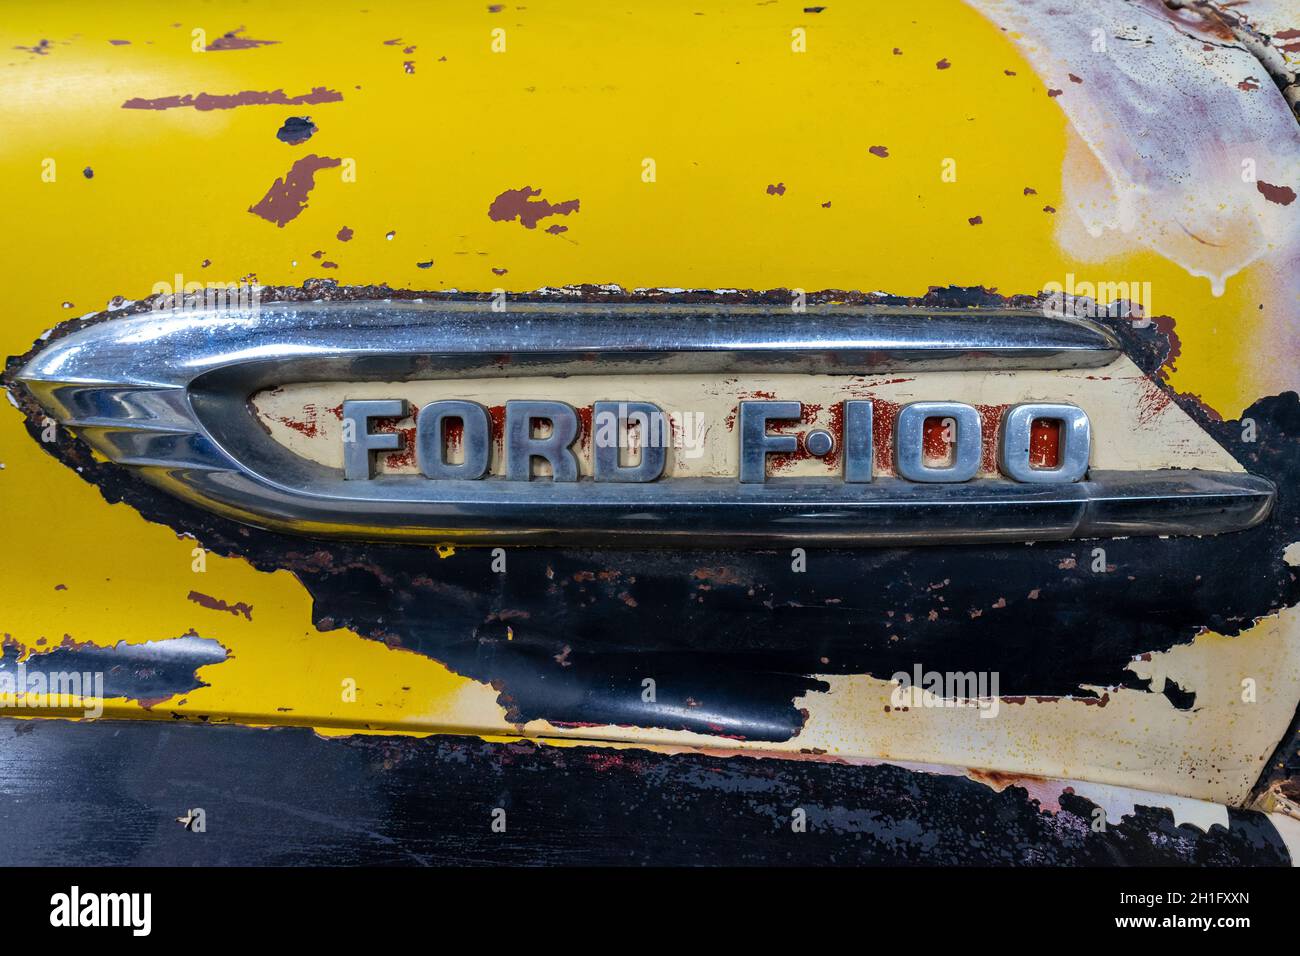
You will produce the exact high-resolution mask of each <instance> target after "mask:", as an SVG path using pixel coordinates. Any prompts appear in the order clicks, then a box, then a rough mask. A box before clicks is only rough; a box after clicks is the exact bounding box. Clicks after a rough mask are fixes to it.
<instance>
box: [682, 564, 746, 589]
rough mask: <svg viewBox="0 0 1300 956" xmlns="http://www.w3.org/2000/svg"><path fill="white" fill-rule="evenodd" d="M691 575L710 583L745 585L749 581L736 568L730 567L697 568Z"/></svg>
mask: <svg viewBox="0 0 1300 956" xmlns="http://www.w3.org/2000/svg"><path fill="white" fill-rule="evenodd" d="M691 577H693V578H695V580H697V581H704V582H706V583H708V584H734V585H736V586H738V587H744V586H745V584H746V583H747V582H746V581H745V579H744V578H742V577H741V576H740V574H739V573H738V572H737V570H736V569H735V568H729V567H707V568H696V569H695V570H694V571H692V572H691Z"/></svg>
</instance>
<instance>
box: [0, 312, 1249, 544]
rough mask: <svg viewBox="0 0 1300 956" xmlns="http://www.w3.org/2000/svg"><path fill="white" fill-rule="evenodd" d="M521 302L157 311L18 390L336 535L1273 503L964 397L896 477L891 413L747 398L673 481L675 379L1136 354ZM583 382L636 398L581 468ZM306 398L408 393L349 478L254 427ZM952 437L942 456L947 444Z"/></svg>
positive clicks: (92, 337) (824, 522)
mask: <svg viewBox="0 0 1300 956" xmlns="http://www.w3.org/2000/svg"><path fill="white" fill-rule="evenodd" d="M512 308H513V311H510V312H508V313H498V312H492V311H488V310H487V308H486V307H485V304H483V303H478V302H444V301H439V302H436V303H435V302H429V303H423V302H401V303H399V302H390V301H375V302H365V303H292V304H284V303H279V304H270V305H264V306H263V307H262V309H261V310H260V311H258V312H257V313H256V314H254V315H251V316H250V315H247V314H238V313H235V312H226V311H207V312H193V311H185V312H180V311H177V312H153V313H140V314H135V315H131V316H126V317H122V318H113V319H109V320H107V321H104V322H101V323H98V324H95V325H92V326H89V327H87V328H85V329H82V330H80V331H77V332H74V333H71V334H69V335H66V336H63V337H61V338H58V339H57V340H56V341H54V342H52V343H51V344H50V345H49V346H47V347H46V348H45V349H44V350H43V351H42V352H41V353H39V354H38V355H37V356H36V358H35V359H33V360H32V361H31V362H30V363H29V364H28V365H27V366H26V367H25V368H24V369H23V370H22V371H21V372H20V373H19V380H20V381H22V382H23V383H24V385H25V386H26V387H27V388H28V389H29V390H30V391H31V392H32V394H33V395H34V396H35V398H36V399H37V400H38V401H39V402H40V404H41V405H42V406H43V407H44V408H45V409H46V410H47V411H48V413H49V414H50V415H51V416H52V417H53V418H54V419H56V420H57V421H59V422H60V423H62V424H64V425H66V426H67V427H69V428H71V429H74V430H75V431H76V432H77V433H78V435H79V436H80V437H81V438H83V439H84V440H85V441H86V442H88V443H89V444H90V445H91V446H92V447H94V448H95V449H96V450H97V451H99V452H100V453H101V454H103V455H104V456H106V457H107V458H109V459H111V460H113V461H115V462H117V463H119V464H121V465H124V466H128V467H131V468H134V469H136V470H137V471H138V472H139V473H140V475H141V476H142V477H143V478H145V479H146V480H148V481H150V482H152V483H153V484H155V485H156V486H158V487H160V488H162V489H163V490H165V491H167V492H169V493H171V494H173V495H176V496H178V497H181V498H183V499H185V500H188V501H191V502H194V503H196V504H199V505H201V506H203V507H206V508H208V509H210V510H212V511H215V512H218V513H220V514H223V515H225V516H228V517H231V518H234V519H237V520H240V521H244V522H246V523H249V524H253V525H258V526H262V527H267V528H273V529H277V530H283V531H288V532H293V533H299V534H307V535H315V536H347V537H359V538H370V539H388V538H400V539H404V540H425V541H448V540H466V541H481V542H502V543H539V544H540V543H548V544H549V543H583V544H625V545H641V544H669V545H675V546H691V545H696V544H698V545H701V546H713V545H753V546H762V545H765V544H771V543H774V542H777V541H783V540H793V541H800V542H807V543H826V544H835V545H841V546H871V545H913V544H917V545H919V544H932V543H940V542H998V541H1034V540H1060V539H1065V538H1071V537H1103V536H1111V535H1171V534H1217V533H1222V532H1228V531H1233V530H1237V529H1241V528H1246V527H1250V526H1251V525H1254V524H1256V523H1258V522H1259V521H1261V520H1263V518H1264V517H1265V516H1266V515H1267V513H1268V510H1269V507H1270V505H1271V502H1272V498H1273V494H1274V489H1273V486H1272V484H1271V483H1270V482H1268V481H1267V480H1265V479H1262V478H1258V477H1255V476H1252V475H1248V474H1245V473H1241V472H1228V471H1221V472H1211V471H1199V470H1174V469H1164V470H1152V471H1123V470H1119V471H1117V470H1099V469H1095V468H1092V469H1090V464H1089V463H1090V456H1091V454H1092V451H1093V435H1092V425H1091V422H1090V421H1089V417H1088V414H1087V412H1086V410H1085V409H1084V408H1081V407H1078V406H1077V405H1075V404H1071V403H1068V402H1061V401H1050V400H1046V398H1045V399H1044V400H1043V401H1024V402H1021V403H1019V404H1014V405H1012V406H1010V407H1008V408H1006V409H1005V411H1004V412H1003V413H1002V414H1001V416H1000V418H999V419H998V421H997V423H996V434H995V435H992V436H986V434H985V426H986V423H985V422H983V421H982V420H981V417H980V413H979V412H978V411H977V409H976V408H975V407H973V406H972V405H970V404H965V403H961V402H954V401H941V400H936V401H915V402H910V403H908V404H905V405H903V406H902V407H901V408H899V409H898V410H897V414H896V417H894V418H892V419H891V425H892V435H891V436H890V437H889V441H890V447H889V449H888V454H887V457H886V458H885V459H884V461H885V463H886V465H887V466H888V467H887V468H886V469H885V471H886V473H884V474H881V473H879V471H880V467H879V466H880V463H881V461H882V459H881V457H880V442H879V441H878V440H877V434H876V432H877V428H878V427H879V426H880V424H881V420H880V419H879V418H878V413H877V410H876V406H875V405H874V404H873V402H872V401H869V400H858V399H845V400H844V401H842V402H840V403H838V405H837V409H836V411H837V413H838V422H839V425H838V427H837V429H836V430H835V431H834V432H833V431H832V430H830V429H827V428H821V427H818V428H804V429H803V430H802V431H800V430H799V429H800V427H801V421H802V418H803V412H804V410H805V407H804V403H803V402H800V401H796V400H793V397H790V396H783V397H779V398H778V397H773V398H771V399H768V398H764V399H763V400H756V399H748V398H744V397H739V396H738V398H737V400H736V403H735V423H734V429H732V430H730V431H728V432H726V433H725V440H727V441H731V442H735V443H736V444H735V446H734V455H733V458H734V460H735V461H736V462H737V464H736V467H735V470H734V473H733V474H732V475H731V476H730V477H674V476H673V474H672V469H671V464H672V455H671V452H670V445H671V442H669V441H668V440H666V438H665V433H666V430H665V427H664V425H663V422H664V421H665V420H666V415H665V412H664V411H663V409H662V408H661V407H660V405H659V404H657V403H655V402H652V401H647V400H646V399H645V398H643V397H637V398H635V399H632V398H627V399H626V400H624V397H623V396H624V395H627V394H637V395H641V394H644V393H646V392H649V391H653V390H654V387H655V383H656V381H665V380H666V379H661V378H659V377H660V376H672V375H674V374H690V375H700V374H704V375H707V376H717V377H718V379H719V380H720V381H721V380H723V379H724V378H725V377H727V376H733V377H736V378H737V379H739V378H741V377H744V376H747V375H781V374H789V373H798V374H801V375H805V376H807V375H816V376H860V375H863V374H876V373H881V372H889V371H905V372H907V373H908V374H911V373H922V372H981V371H1012V370H1043V369H1048V370H1056V369H1062V370H1064V369H1080V368H1098V367H1102V366H1105V365H1108V364H1110V363H1111V362H1113V361H1115V360H1116V359H1117V358H1118V357H1119V349H1118V345H1117V343H1116V341H1115V340H1114V338H1113V337H1112V336H1111V335H1110V333H1108V332H1107V331H1106V330H1105V329H1103V328H1102V327H1100V326H1098V325H1095V324H1092V323H1089V322H1086V321H1083V320H1078V319H1070V318H1050V317H1044V316H1043V315H1042V314H1041V312H1037V311H1032V312H1031V311H1025V312H1015V311H1003V312H992V311H979V310H930V311H925V312H920V311H918V310H915V309H888V308H879V309H876V308H868V307H830V306H827V307H818V308H809V310H808V311H807V312H806V313H800V314H791V313H790V312H787V311H781V310H777V309H770V308H759V307H749V306H717V305H701V306H686V305H651V306H631V305H586V304H584V305H575V304H558V303H557V304H550V303H545V304H524V303H520V304H516V305H514V306H512ZM589 375H602V376H617V377H619V378H618V381H620V382H623V381H626V382H627V386H626V389H627V391H626V392H624V390H623V386H621V385H620V386H619V389H618V391H617V392H615V393H611V394H609V395H608V396H607V397H606V398H605V399H603V400H600V401H595V402H593V403H591V405H590V407H589V409H584V410H583V411H584V412H588V411H589V413H590V416H591V424H590V427H591V429H592V430H593V431H594V432H595V436H596V438H595V440H594V441H592V442H591V450H590V461H589V464H584V463H582V462H580V461H579V458H578V456H577V454H575V450H574V449H575V442H577V441H578V438H579V433H580V431H581V429H582V427H583V423H582V422H581V421H580V415H579V410H578V409H575V408H574V407H573V406H572V405H570V404H567V403H565V402H562V401H556V400H554V398H553V397H550V396H548V395H546V394H545V392H546V391H547V390H549V389H552V388H558V387H559V383H561V382H562V381H563V380H564V379H565V378H568V377H572V376H589ZM514 378H528V379H530V380H535V381H537V382H538V383H539V384H538V386H537V387H538V394H537V395H536V396H529V397H528V398H526V399H518V398H514V399H510V400H507V401H505V402H504V403H503V410H504V414H503V415H502V416H501V419H502V420H501V421H499V422H494V421H493V419H492V416H491V415H490V414H489V410H488V408H486V407H485V406H484V404H482V403H481V402H479V401H475V400H471V399H469V398H440V399H438V400H434V401H429V402H426V403H424V404H423V405H422V406H421V407H420V408H419V414H418V416H417V418H416V421H415V427H414V429H413V432H412V433H411V434H409V435H403V434H401V433H398V432H396V431H394V430H393V429H392V428H391V427H388V428H387V429H385V428H383V427H380V426H381V424H382V423H383V422H384V421H385V420H387V421H388V423H389V425H390V426H391V423H392V422H393V420H396V419H403V418H405V417H406V416H407V415H408V414H410V413H411V412H412V410H413V406H412V404H411V403H410V402H409V401H408V399H407V398H405V397H402V394H403V389H404V388H405V387H408V386H410V385H412V384H413V383H420V382H430V381H447V382H457V381H462V380H468V379H474V380H480V381H481V380H487V381H489V382H491V381H496V380H501V381H502V382H505V381H507V380H510V379H514ZM726 380H727V381H730V379H726ZM295 383H335V384H339V383H343V384H340V386H339V387H342V388H344V389H346V388H347V387H358V386H357V385H354V384H353V383H387V384H385V385H384V386H383V390H382V391H381V392H380V394H381V395H382V394H384V393H385V392H387V394H388V396H390V397H384V398H373V397H367V398H359V397H346V396H345V398H344V400H343V401H342V403H341V405H340V410H339V416H340V419H341V423H342V431H343V440H342V449H341V452H342V454H341V460H340V463H341V467H331V466H330V465H327V464H322V463H321V462H320V461H316V460H313V459H311V458H309V457H305V456H304V455H301V454H297V453H295V452H294V451H293V450H292V449H290V448H289V447H287V446H286V445H284V444H282V443H281V442H279V441H276V440H275V439H273V438H272V437H271V436H270V435H269V434H268V433H267V431H266V429H265V428H264V427H263V426H262V424H261V422H260V421H259V419H258V418H257V417H256V416H255V415H254V413H253V411H252V410H251V407H250V402H251V399H252V397H253V396H254V395H256V394H257V393H259V392H261V391H263V390H266V389H270V388H274V387H281V386H286V385H292V384H295ZM547 383H551V384H550V385H548V384H547ZM375 390H376V389H375V388H371V389H370V390H369V391H370V394H371V395H373V394H374V392H375ZM935 397H936V399H941V398H942V397H943V396H942V395H940V396H935ZM936 422H937V423H939V427H941V428H942V429H944V449H945V451H946V454H945V455H943V456H938V457H936V456H935V455H933V454H931V453H930V451H929V450H928V449H927V444H928V443H929V442H930V440H931V437H932V436H931V431H932V429H933V427H934V426H935V423H936ZM1043 422H1047V423H1050V425H1051V427H1052V428H1053V429H1054V435H1055V436H1056V439H1055V442H1054V444H1055V449H1056V450H1055V455H1054V457H1053V460H1052V461H1050V462H1044V461H1036V460H1035V456H1034V455H1033V454H1032V453H1031V446H1032V445H1033V442H1034V429H1035V427H1036V423H1043ZM453 428H454V430H455V433H456V441H455V442H454V446H455V447H454V449H453V447H452V445H453V443H452V442H451V441H450V440H449V435H450V434H451V432H452V429H453ZM633 434H635V435H636V439H635V440H634V441H633V440H631V436H632V435H633ZM602 435H604V436H605V437H604V438H602V437H601V436H602ZM494 448H495V449H499V450H498V451H496V452H495V453H494ZM453 451H454V452H455V453H454V454H453ZM393 452H410V453H412V454H413V457H414V466H415V467H414V471H411V472H406V473H400V474H399V473H386V472H384V471H382V470H380V469H377V468H376V461H377V459H378V458H379V456H381V455H385V454H389V453H393ZM796 453H798V454H803V455H806V456H809V457H810V458H815V459H824V460H825V461H828V462H829V461H831V460H832V459H833V460H834V461H835V463H836V464H835V469H834V473H833V474H832V473H831V472H830V471H828V473H827V475H826V476H824V477H808V476H799V477H790V476H775V475H773V474H772V469H771V463H772V461H773V460H774V459H775V458H777V457H778V456H787V457H788V456H791V455H794V454H796ZM989 455H993V460H995V462H996V467H995V471H994V472H993V473H990V472H989V469H988V467H987V462H986V459H987V458H988V456H989ZM494 461H496V462H497V467H496V468H495V470H494V467H493V463H494ZM982 462H984V463H985V467H984V468H983V470H981V463H982Z"/></svg>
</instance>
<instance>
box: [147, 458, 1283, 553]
mask: <svg viewBox="0 0 1300 956" xmlns="http://www.w3.org/2000/svg"><path fill="white" fill-rule="evenodd" d="M321 470H326V469H321ZM145 475H146V477H147V478H149V480H151V481H153V482H154V483H155V484H157V485H159V486H160V487H162V488H164V489H165V490H167V491H170V492H172V493H173V494H176V495H178V496H180V497H183V498H189V499H191V500H195V501H197V502H198V503H200V504H202V505H204V506H205V507H208V508H210V509H212V510H216V511H219V512H222V513H224V514H226V515H227V516H228V517H232V518H236V519H237V520H240V521H244V522H246V523H249V524H254V525H259V526H262V527H268V528H274V529H276V530H281V531H288V532H291V533H299V534H310V535H322V536H331V537H350V538H362V539H373V540H391V539H407V540H415V541H428V542H434V541H463V542H466V543H484V544H486V543H493V544H536V545H542V544H548V545H550V544H570V545H572V544H583V545H623V546H631V547H635V546H650V545H668V546H673V547H688V548H689V547H714V546H737V547H761V546H764V545H771V544H773V543H774V542H783V541H789V542H793V543H805V544H823V545H840V546H848V547H863V546H881V545H895V546H919V545H930V544H973V543H991V542H1020V541H1060V540H1065V539H1068V538H1089V537H1109V536H1115V535H1130V536H1153V535H1188V534H1191V535H1207V534H1220V533H1223V532H1227V531H1237V530H1240V529H1243V528H1249V527H1252V526H1253V525H1255V524H1258V523H1259V522H1260V521H1262V520H1263V519H1264V518H1265V516H1266V515H1267V514H1268V512H1269V509H1270V507H1271V506H1272V501H1273V495H1274V489H1273V485H1272V483H1271V482H1269V481H1267V480H1265V479H1262V478H1257V477H1254V476H1252V475H1246V474H1226V473H1219V472H1199V471H1162V472H1096V473H1094V475H1093V477H1092V478H1091V479H1090V480H1089V481H1084V482H1075V483H1072V484H1068V485H1041V484H1021V483H1018V482H1012V481H1001V480H993V479H986V480H978V481H972V482H967V483H965V484H959V485H957V484H953V485H939V484H916V483H913V482H909V481H906V480H905V479H900V478H878V479H876V481H874V482H873V483H871V484H869V485H867V484H849V483H845V482H841V481H838V480H834V479H822V480H811V479H807V480H804V479H784V480H780V481H770V482H768V483H767V484H762V485H758V484H741V483H740V482H738V481H735V480H732V479H678V480H672V481H662V482H651V483H636V484H624V483H597V482H594V481H580V482H550V481H544V482H543V481H533V482H516V481H508V480H505V479H500V478H498V479H484V480H480V481H436V482H435V481H430V480H429V479H427V478H424V477H421V476H419V475H389V476H385V477H384V478H383V480H376V481H371V482H351V483H349V485H348V486H346V487H345V486H344V485H343V479H341V478H337V477H319V478H318V479H316V480H310V479H308V480H304V479H303V476H301V475H295V476H293V479H292V480H290V481H287V482H286V481H272V480H270V479H269V478H267V477H266V476H265V475H256V476H251V475H239V474H232V473H230V472H216V471H196V472H186V471H183V470H176V469H163V468H148V469H146V472H145ZM358 486H360V487H359V489H358Z"/></svg>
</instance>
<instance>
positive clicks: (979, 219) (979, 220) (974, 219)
mask: <svg viewBox="0 0 1300 956" xmlns="http://www.w3.org/2000/svg"><path fill="white" fill-rule="evenodd" d="M966 221H967V222H968V223H970V224H971V225H972V226H979V225H983V223H984V217H983V216H971V217H970V218H969V219H967V220H966Z"/></svg>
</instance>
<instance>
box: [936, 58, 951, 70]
mask: <svg viewBox="0 0 1300 956" xmlns="http://www.w3.org/2000/svg"><path fill="white" fill-rule="evenodd" d="M950 66H952V64H951V63H949V62H948V58H947V57H944V58H943V59H942V60H940V61H939V62H938V63H936V64H935V65H934V68H935V69H936V70H946V69H948V67H950Z"/></svg>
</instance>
